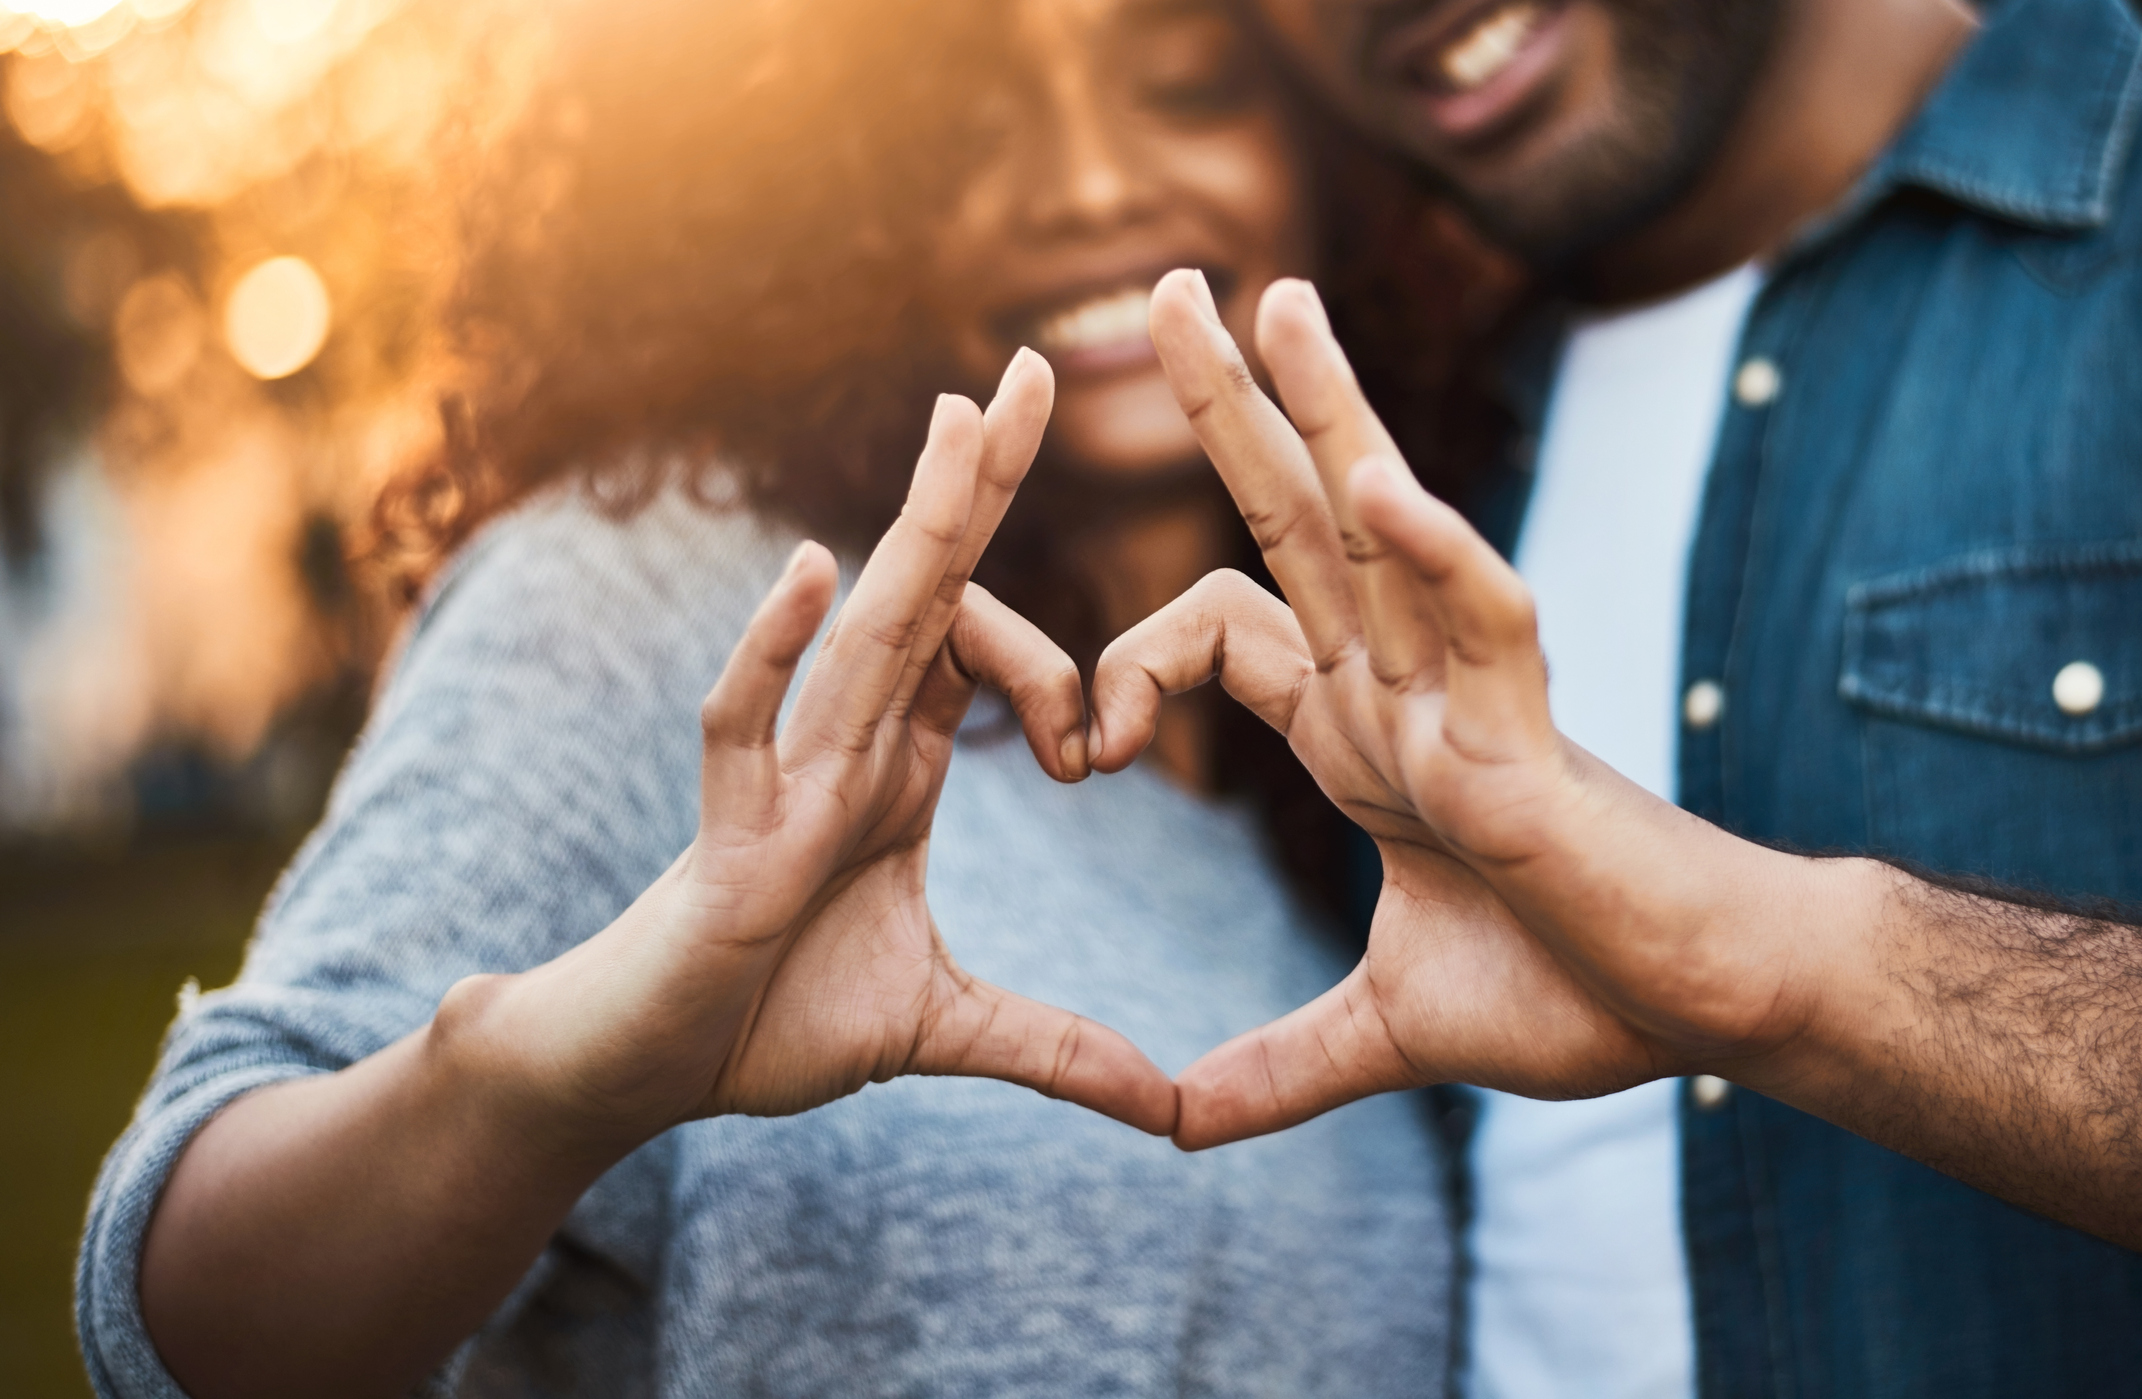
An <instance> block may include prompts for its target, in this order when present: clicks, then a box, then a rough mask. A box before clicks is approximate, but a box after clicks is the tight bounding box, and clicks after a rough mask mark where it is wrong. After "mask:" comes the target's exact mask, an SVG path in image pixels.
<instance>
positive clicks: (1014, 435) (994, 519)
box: [893, 348, 1056, 712]
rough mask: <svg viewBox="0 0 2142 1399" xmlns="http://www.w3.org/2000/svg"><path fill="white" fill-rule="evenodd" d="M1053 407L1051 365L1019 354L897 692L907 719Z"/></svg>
mask: <svg viewBox="0 0 2142 1399" xmlns="http://www.w3.org/2000/svg"><path fill="white" fill-rule="evenodd" d="M1055 401H1056V376H1055V375H1054V373H1052V372H1051V371H1050V369H1049V362H1048V361H1047V360H1045V359H1043V358H1042V357H1041V356H1040V355H1037V354H1035V353H1034V352H1033V351H1032V350H1029V349H1025V348H1021V349H1020V351H1019V353H1017V354H1015V355H1013V356H1012V361H1011V364H1010V365H1009V366H1007V367H1006V368H1005V370H1004V378H1003V379H1002V381H1001V382H999V383H998V385H997V396H996V397H995V398H993V399H991V400H990V401H989V407H988V408H987V409H986V410H984V411H983V413H982V469H981V474H980V475H979V476H978V477H977V478H976V480H975V484H974V504H973V508H972V509H971V510H969V512H968V515H967V532H966V534H965V535H964V536H963V537H962V538H961V539H960V542H959V547H958V548H957V549H956V550H954V551H953V554H952V562H951V564H950V565H949V566H948V567H947V568H946V569H945V573H944V576H943V577H942V578H940V579H939V580H938V582H937V595H936V596H935V597H934V598H932V599H931V600H930V608H929V611H928V612H927V613H926V614H925V615H924V617H923V619H922V627H921V630H920V632H919V634H918V635H917V636H916V638H915V643H914V645H913V646H911V647H910V648H909V649H908V655H907V669H906V670H905V671H903V672H902V673H901V676H900V684H899V686H898V688H896V689H895V690H894V692H893V707H894V708H895V710H896V711H902V712H904V711H905V710H906V709H907V707H908V705H909V704H910V703H911V702H912V701H913V699H914V697H915V693H916V691H918V690H919V689H921V688H922V682H923V679H924V677H926V676H927V675H928V674H929V673H930V666H931V665H932V664H933V663H934V662H935V660H936V658H937V652H938V650H939V648H940V647H942V646H943V645H944V641H945V637H946V635H947V634H948V633H949V631H950V630H951V627H952V620H953V618H954V617H956V616H957V615H958V614H959V610H960V603H961V600H962V598H963V597H964V596H965V595H966V591H967V580H968V579H969V578H972V577H973V576H974V566H975V565H976V564H977V563H979V562H981V558H982V551H983V550H984V549H986V548H988V547H989V541H990V539H991V538H992V537H994V536H995V534H996V532H997V526H998V525H999V524H1002V523H1003V521H1004V512H1005V511H1007V510H1009V509H1010V508H1011V503H1012V497H1013V496H1015V495H1017V494H1018V492H1019V483H1020V482H1022V481H1024V480H1025V479H1026V473H1027V468H1029V467H1031V466H1032V465H1033V464H1034V453H1035V452H1037V451H1039V450H1040V448H1041V434H1042V431H1043V430H1044V429H1045V428H1047V427H1048V425H1049V409H1050V408H1051V407H1052V406H1053V405H1054V403H1055Z"/></svg>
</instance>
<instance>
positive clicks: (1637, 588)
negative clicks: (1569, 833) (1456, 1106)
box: [1467, 267, 1761, 1399]
mask: <svg viewBox="0 0 2142 1399" xmlns="http://www.w3.org/2000/svg"><path fill="white" fill-rule="evenodd" d="M1760 285H1761V277H1760V275H1759V274H1758V273H1757V272H1756V270H1755V269H1753V268H1752V267H1751V268H1743V269H1741V270H1740V271H1737V272H1733V273H1730V274H1728V275H1727V276H1724V277H1721V278H1719V279H1718V280H1717V281H1714V282H1711V283H1709V284H1707V285H1705V286H1702V287H1698V288H1697V289H1695V290H1694V291H1691V292H1687V293H1685V294H1683V295H1681V296H1679V297H1676V298H1675V299H1673V300H1671V301H1667V302H1662V303H1660V304H1657V305H1654V306H1647V307H1643V308H1641V309H1638V310H1634V311H1628V312H1623V313H1620V314H1617V315H1613V316H1608V317H1602V318H1599V319H1595V320H1591V321H1588V322H1584V323H1582V324H1580V325H1579V326H1578V328H1577V330H1576V332H1575V334H1574V335H1573V337H1572V338H1571V340H1570V342H1569V346H1568V348H1567V350H1566V351H1565V352H1564V355H1563V358H1562V366H1561V373H1560V375H1559V377H1558V379H1557V381H1556V384H1555V392H1554V400H1553V405H1552V409H1551V411H1550V412H1549V414H1548V420H1547V431H1546V436H1545V438H1544V439H1543V441H1542V443H1541V447H1540V458H1539V477H1538V480H1537V482H1536V483H1535V485H1534V489H1533V496H1532V504H1531V506H1530V509H1529V510H1528V512H1527V515H1526V520H1525V528H1524V533H1523V536H1522V538H1521V540H1520V542H1519V547H1518V552H1517V567H1518V571H1519V572H1520V573H1522V574H1523V575H1524V577H1525V581H1526V582H1527V583H1528V584H1529V585H1530V586H1531V588H1532V593H1533V596H1534V598H1535V599H1536V600H1537V602H1538V607H1539V619H1540V642H1541V645H1542V647H1543V648H1544V649H1545V651H1546V653H1547V663H1548V671H1549V680H1548V696H1549V700H1550V702H1551V703H1552V705H1553V708H1554V717H1555V722H1556V723H1557V724H1558V725H1559V726H1560V727H1561V729H1562V731H1563V732H1564V733H1566V734H1568V735H1569V736H1570V737H1571V738H1572V739H1575V740H1576V741H1577V742H1578V743H1580V744H1582V745H1583V746H1584V747H1585V748H1587V749H1589V750H1590V751H1591V752H1592V753H1594V754H1596V755H1598V756H1599V757H1600V758H1601V759H1603V760H1604V761H1606V762H1608V763H1610V764H1612V765H1613V766H1614V767H1615V768H1617V769H1618V770H1620V771H1621V772H1622V773H1623V774H1624V775H1626V776H1627V777H1629V778H1631V779H1632V780H1634V781H1636V782H1639V783H1641V784H1642V785H1643V786H1645V787H1646V788H1648V789H1649V790H1651V791H1653V792H1655V793H1657V794H1658V795H1660V796H1662V797H1666V798H1668V799H1669V800H1671V799H1672V797H1673V795H1674V788H1675V778H1674V772H1675V748H1676V742H1677V740H1678V737H1679V733H1680V718H1679V712H1680V705H1679V696H1678V694H1677V693H1676V692H1677V690H1678V688H1679V682H1680V667H1681V629H1682V622H1683V611H1684V594H1685V589H1686V585H1687V575H1688V553H1689V548H1690V545H1691V544H1692V542H1693V539H1694V533H1695V525H1696V513H1697V509H1698V506H1699V504H1700V501H1701V497H1702V492H1703V481H1704V477H1705V475H1706V473H1707V472H1708V470H1709V468H1710V462H1711V457H1712V454H1713V452H1714V451H1715V448H1716V443H1717V437H1718V427H1719V422H1720V419H1721V417H1722V416H1723V414H1724V409H1725V398H1726V385H1727V381H1728V380H1729V379H1730V377H1731V375H1732V368H1733V357H1734V353H1735V351H1736V349H1737V348H1738V345H1739V342H1740V332H1741V327H1742V324H1743V323H1744V322H1745V320H1746V318H1747V313H1748V308H1749V306H1750V305H1751V304H1752V302H1753V301H1754V299H1755V294H1756V292H1757V290H1758V289H1759V287H1760ZM1677 1092H1678V1083H1677V1082H1676V1081H1674V1080H1670V1079H1669V1080H1666V1081H1664V1082H1659V1083H1650V1084H1645V1085H1644V1086H1643V1087H1641V1088H1634V1089H1631V1090H1629V1091H1628V1092H1626V1093H1617V1094H1614V1095H1612V1096H1610V1097H1606V1098H1600V1099H1595V1100H1593V1101H1590V1102H1576V1103H1539V1102H1533V1101H1531V1100H1530V1099H1526V1098H1518V1097H1513V1096H1511V1095H1508V1094H1504V1093H1486V1094H1484V1095H1483V1096H1484V1098H1485V1100H1486V1101H1485V1103H1484V1105H1483V1108H1484V1110H1483V1112H1482V1114H1481V1117H1480V1122H1479V1126H1478V1129H1477V1131H1476V1134H1475V1136H1474V1138H1473V1146H1472V1166H1473V1181H1474V1201H1475V1211H1474V1218H1473V1227H1472V1234H1471V1239H1470V1244H1471V1257H1472V1268H1473V1272H1472V1285H1471V1294H1470V1307H1469V1318H1470V1321H1469V1324H1470V1337H1469V1344H1468V1349H1469V1351H1470V1353H1471V1356H1472V1363H1471V1371H1470V1374H1469V1376H1468V1383H1467V1392H1468V1393H1469V1394H1470V1395H1471V1396H1472V1399H1568V1396H1573V1395H1580V1396H1584V1399H1689V1396H1691V1395H1693V1394H1694V1393H1695V1335H1694V1322H1693V1317H1692V1314H1691V1311H1690V1305H1689V1286H1688V1262H1687V1255H1686V1253H1685V1252H1684V1250H1683V1247H1682V1238H1681V1171H1680V1132H1679V1129H1678V1127H1677V1125H1676V1120H1675V1115H1674V1105H1675V1095H1676V1093H1677Z"/></svg>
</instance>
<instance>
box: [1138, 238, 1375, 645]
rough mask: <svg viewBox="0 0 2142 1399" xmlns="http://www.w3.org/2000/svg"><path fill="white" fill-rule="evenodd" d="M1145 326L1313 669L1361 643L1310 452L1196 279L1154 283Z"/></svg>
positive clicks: (1174, 277)
mask: <svg viewBox="0 0 2142 1399" xmlns="http://www.w3.org/2000/svg"><path fill="white" fill-rule="evenodd" d="M1152 329H1153V347H1154V349H1155V350H1157V351H1158V352H1159V354H1160V364H1161V368H1162V369H1163V370H1165V371H1166V372H1167V376H1168V386H1169V387H1170V388H1172V389H1173V390H1174V391H1175V401H1176V402H1177V403H1178V404H1180V405H1181V406H1182V410H1183V413H1184V415H1185V416H1187V417H1188V418H1189V419H1190V426H1191V427H1192V428H1194V429H1195V430H1196V432H1197V440H1198V442H1199V444H1200V445H1202V446H1203V447H1204V449H1205V455H1206V456H1208V457H1210V458H1211V459H1212V464H1213V466H1214V468H1215V469H1217V470H1218V471H1219V473H1220V479H1221V480H1223V481H1225V482H1226V483H1227V490H1228V494H1230V495H1231V496H1233V497H1234V501H1235V508H1236V509H1237V510H1239V511H1241V512H1242V518H1243V520H1244V521H1245V522H1247V523H1248V525H1249V527H1250V533H1251V534H1253V535H1254V536H1256V539H1257V547H1258V548H1259V549H1260V550H1262V551H1263V553H1264V561H1265V564H1266V565H1267V566H1268V567H1269V568H1270V569H1271V570H1272V577H1273V578H1275V579H1277V580H1278V582H1279V587H1280V591H1282V592H1284V593H1285V594H1286V595H1287V601H1288V603H1289V604H1291V605H1292V606H1293V608H1294V611H1295V614H1296V615H1297V616H1299V617H1300V618H1301V623H1302V632H1303V635H1305V636H1306V637H1307V638H1308V641H1309V647H1310V650H1311V652H1312V653H1313V654H1314V655H1315V657H1316V660H1317V664H1318V665H1320V666H1323V665H1328V664H1329V663H1330V662H1331V661H1332V660H1333V659H1334V658H1336V657H1337V656H1338V655H1339V654H1341V653H1342V652H1343V651H1344V650H1345V649H1346V648H1347V647H1349V646H1351V645H1353V644H1355V642H1356V641H1357V640H1358V639H1359V637H1360V634H1361V621H1360V615H1359V613H1358V611H1357V609H1356V607H1355V603H1354V593H1353V582H1352V579H1351V578H1350V577H1349V576H1348V566H1347V562H1346V551H1345V548H1344V547H1343V545H1342V544H1341V543H1340V539H1339V530H1338V526H1337V524H1336V523H1335V522H1334V521H1333V519H1332V515H1331V508H1330V505H1329V504H1328V503H1327V502H1326V500H1325V498H1324V488H1323V486H1322V484H1321V483H1320V482H1319V481H1318V480H1317V474H1316V467H1315V465H1314V464H1313V463H1312V462H1311V460H1310V457H1309V450H1308V448H1307V447H1305V446H1304V445H1303V444H1302V439H1301V437H1300V435H1299V434H1297V433H1296V432H1295V431H1294V428H1293V426H1292V425H1291V424H1290V423H1288V421H1287V419H1286V415H1285V414H1283V413H1281V412H1280V411H1279V409H1278V407H1277V406H1275V405H1274V404H1273V402H1272V401H1271V400H1270V399H1269V398H1266V397H1265V396H1264V391H1263V390H1261V389H1259V388H1258V387H1257V381H1256V380H1255V379H1253V378H1252V377H1251V376H1250V372H1249V366H1248V365H1247V364H1245V363H1244V362H1243V359H1242V351H1241V349H1240V347H1238V346H1237V345H1236V344H1235V341H1234V337H1233V336H1231V335H1229V334H1228V333H1227V328H1226V327H1225V326H1224V325H1222V324H1220V317H1219V312H1218V310H1217V308H1215V307H1214V305H1213V301H1212V292H1211V289H1210V288H1208V287H1207V286H1206V285H1205V278H1204V275H1203V274H1202V273H1199V272H1194V271H1187V270H1184V271H1176V272H1170V273H1169V274H1168V275H1167V276H1165V277H1163V278H1161V279H1160V284H1159V285H1158V286H1156V287H1154V288H1153V312H1152Z"/></svg>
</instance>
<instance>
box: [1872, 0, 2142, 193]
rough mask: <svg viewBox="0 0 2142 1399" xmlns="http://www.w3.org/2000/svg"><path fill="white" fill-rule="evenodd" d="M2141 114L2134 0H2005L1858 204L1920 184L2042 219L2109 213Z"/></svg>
mask: <svg viewBox="0 0 2142 1399" xmlns="http://www.w3.org/2000/svg"><path fill="white" fill-rule="evenodd" d="M2138 115H2142V23H2138V22H2137V20H2136V18H2135V15H2134V13H2133V12H2132V11H2131V10H2129V9H2128V7H2127V3H2126V0H2001V3H1999V4H1997V5H1995V6H1993V7H1992V8H1991V11H1990V13H1989V14H1988V16H1987V19H1986V23H1985V27H1984V29H1982V30H1981V31H1980V33H1979V35H1978V37H1977V38H1976V39H1974V40H1973V41H1972V43H1971V45H1970V47H1969V48H1967V49H1966V50H1965V51H1964V52H1963V54H1962V55H1961V56H1960V57H1959V58H1958V59H1957V60H1956V62H1955V65H1954V66H1953V67H1952V68H1951V69H1950V70H1949V73H1948V76H1947V77H1946V78H1944V79H1943V80H1942V82H1941V85H1940V86H1939V87H1938V88H1936V89H1935V91H1934V95H1933V97H1932V98H1931V99H1930V100H1929V101H1928V102H1927V104H1926V106H1925V107H1923V108H1921V109H1920V112H1919V115H1918V117H1917V118H1916V119H1915V120H1914V121H1913V122H1912V124H1911V125H1910V126H1909V127H1907V128H1906V129H1905V132H1904V134H1903V136H1902V137H1900V138H1899V139H1898V140H1897V142H1896V144H1895V145H1893V146H1891V147H1890V149H1889V151H1888V153H1887V154H1886V155H1885V156H1883V158H1882V159H1881V161H1880V162H1878V163H1877V164H1876V166H1875V167H1874V169H1873V170H1872V171H1871V172H1869V174H1868V177H1867V180H1866V182H1865V183H1864V184H1863V185H1862V186H1861V189H1860V195H1859V197H1858V198H1856V199H1854V200H1852V201H1851V203H1852V204H1853V205H1854V206H1856V207H1858V208H1866V207H1867V206H1868V205H1869V204H1871V203H1873V202H1874V201H1875V200H1877V199H1879V198H1880V197H1881V196H1882V195H1883V194H1886V193H1888V192H1889V191H1890V190H1893V189H1897V188H1901V187H1905V186H1911V187H1916V188H1920V189H1925V190H1930V191H1932V192H1934V193H1936V194H1941V195H1945V196H1947V197H1948V198H1951V199H1954V200H1956V201H1957V202H1958V203H1961V204H1964V205H1967V206H1969V207H1971V208H1975V209H1978V210H1981V211H1983V212H1985V213H1988V214H1991V215H1994V216H1995V217H1998V218H2003V219H2007V220H2009V221H2011V222H2014V223H2020V224H2023V225H2026V226H2028V227H2032V228H2039V229H2045V230H2048V231H2075V230H2081V229H2088V228H2097V227H2100V226H2102V225H2103V224H2105V223H2106V222H2107V221H2108V220H2110V219H2111V217H2112V213H2113V208H2114V205H2115V201H2116V199H2117V197H2118V194H2119V180H2120V175H2121V173H2122V171H2123V170H2124V169H2125V166H2126V163H2127V160H2126V157H2127V152H2128V148H2129V145H2130V144H2131V142H2132V140H2133V137H2134V133H2135V124H2136V118H2137V116H2138Z"/></svg>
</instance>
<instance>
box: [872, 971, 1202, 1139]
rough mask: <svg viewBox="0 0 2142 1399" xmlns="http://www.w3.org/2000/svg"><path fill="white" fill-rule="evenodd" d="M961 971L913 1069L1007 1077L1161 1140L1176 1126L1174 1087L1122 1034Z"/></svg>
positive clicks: (924, 1036)
mask: <svg viewBox="0 0 2142 1399" xmlns="http://www.w3.org/2000/svg"><path fill="white" fill-rule="evenodd" d="M956 975H957V976H958V977H959V978H960V989H959V990H958V992H956V993H955V994H954V996H953V997H952V999H951V1001H950V1002H949V1003H948V1004H947V1005H946V1006H945V1007H944V1009H943V1010H942V1011H941V1012H940V1013H939V1014H938V1015H937V1016H935V1017H934V1018H933V1019H932V1020H931V1021H930V1022H929V1023H928V1024H927V1025H925V1026H924V1028H923V1031H922V1034H921V1035H920V1036H919V1037H918V1039H917V1042H916V1046H915V1054H914V1057H913V1058H912V1059H911V1060H910V1061H909V1063H908V1066H907V1072H909V1073H913V1074H941V1075H947V1076H953V1077H959V1078H994V1079H1001V1080H1003V1081H1004V1082H1006V1083H1016V1084H1019V1085H1020V1086H1022V1087H1025V1088H1031V1089H1033V1090H1034V1091H1035V1092H1037V1093H1040V1094H1042V1095H1043V1096H1045V1097H1050V1098H1061V1099H1063V1100H1064V1101H1065V1102H1069V1103H1077V1104H1078V1105H1079V1106H1080V1107H1083V1108H1091V1109H1092V1110H1093V1111H1095V1112H1097V1113H1100V1114H1102V1115H1103V1116H1106V1117H1113V1118H1114V1119H1116V1120H1117V1121H1118V1122H1123V1123H1127V1124H1129V1125H1130V1126H1132V1127H1136V1128H1137V1129H1138V1130H1139V1131H1141V1132H1149V1133H1151V1134H1152V1135H1154V1136H1156V1137H1164V1136H1167V1135H1168V1134H1169V1133H1171V1132H1173V1131H1174V1130H1175V1122H1176V1112H1175V1097H1176V1095H1175V1085H1174V1084H1173V1083H1171V1082H1169V1081H1168V1076H1167V1075H1166V1074H1164V1073H1162V1072H1161V1071H1160V1066H1159V1065H1157V1064H1155V1063H1154V1062H1153V1061H1152V1060H1150V1059H1148V1058H1146V1057H1145V1055H1144V1054H1142V1053H1140V1052H1139V1050H1138V1047H1137V1046H1136V1045H1134V1044H1132V1043H1131V1042H1130V1041H1129V1040H1127V1039H1125V1038H1124V1037H1123V1036H1122V1035H1120V1034H1118V1033H1116V1032H1115V1031H1114V1030H1111V1029H1109V1028H1108V1027H1107V1026H1105V1025H1102V1024H1099V1023H1097V1022H1095V1021H1092V1020H1088V1019H1086V1017H1084V1016H1082V1015H1073V1014H1072V1013H1071V1012H1070V1011H1068V1010H1060V1009H1058V1008H1057V1007H1055V1006H1051V1005H1043V1004H1042V1003H1041V1002H1039V1001H1035V1000H1029V999H1028V998H1027V997H1025V996H1021V995H1018V994H1016V993H1014V992H1011V991H1006V990H1004V989H1003V988H1002V987H998V986H992V985H990V984H989V983H988V982H986V981H981V980H978V979H976V978H974V977H971V976H968V975H967V974H966V973H965V972H956Z"/></svg>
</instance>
